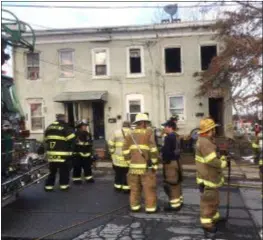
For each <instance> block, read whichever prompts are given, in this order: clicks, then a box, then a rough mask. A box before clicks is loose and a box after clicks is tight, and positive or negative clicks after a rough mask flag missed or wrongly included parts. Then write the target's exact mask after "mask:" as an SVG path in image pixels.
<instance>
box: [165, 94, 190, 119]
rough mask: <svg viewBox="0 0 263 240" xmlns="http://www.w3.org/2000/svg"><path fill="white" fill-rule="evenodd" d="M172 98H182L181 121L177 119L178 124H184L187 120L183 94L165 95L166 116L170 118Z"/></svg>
mask: <svg viewBox="0 0 263 240" xmlns="http://www.w3.org/2000/svg"><path fill="white" fill-rule="evenodd" d="M173 97H182V98H183V106H184V111H183V118H184V119H183V120H182V119H179V120H178V123H184V122H185V121H186V120H187V118H186V97H185V95H184V94H169V95H167V116H171V113H170V99H171V98H173Z"/></svg>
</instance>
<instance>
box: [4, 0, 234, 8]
mask: <svg viewBox="0 0 263 240" xmlns="http://www.w3.org/2000/svg"><path fill="white" fill-rule="evenodd" d="M202 2H206V1H202ZM221 2H222V1H221ZM215 3H218V1H214V2H212V3H211V4H203V5H201V4H198V5H189V6H187V5H179V8H196V7H211V6H213V4H215ZM233 6H239V4H237V3H235V4H223V5H219V7H233ZM2 7H14V8H58V9H59V8H60V9H63V8H64V9H158V8H163V7H164V6H146V5H144V6H139V5H137V6H135V5H134V6H133V5H127V6H87V5H82V6H80V5H79V6H75V5H74V6H69V5H60V6H59V5H44V4H42V5H33V4H3V5H2Z"/></svg>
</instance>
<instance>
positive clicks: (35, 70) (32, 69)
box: [26, 53, 39, 80]
mask: <svg viewBox="0 0 263 240" xmlns="http://www.w3.org/2000/svg"><path fill="white" fill-rule="evenodd" d="M26 58H27V79H30V80H37V79H39V53H27V55H26Z"/></svg>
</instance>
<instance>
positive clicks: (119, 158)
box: [108, 121, 131, 193]
mask: <svg viewBox="0 0 263 240" xmlns="http://www.w3.org/2000/svg"><path fill="white" fill-rule="evenodd" d="M130 128H131V124H130V122H128V121H125V122H123V125H122V128H121V129H119V130H116V131H115V132H114V134H113V136H112V138H111V139H110V140H109V141H108V144H109V151H110V153H111V158H112V161H113V169H114V171H115V181H114V188H115V190H117V191H122V192H126V193H128V192H129V190H130V187H129V185H128V183H127V174H128V171H129V166H128V163H127V162H126V161H125V160H124V156H123V154H122V147H123V142H124V138H125V136H127V135H128V134H129V132H130Z"/></svg>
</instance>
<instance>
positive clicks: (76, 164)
mask: <svg viewBox="0 0 263 240" xmlns="http://www.w3.org/2000/svg"><path fill="white" fill-rule="evenodd" d="M82 169H83V170H84V177H85V180H86V181H89V180H91V179H93V176H92V160H91V157H82V156H80V155H76V156H75V158H74V160H73V178H72V180H73V182H78V181H82V177H81V172H82Z"/></svg>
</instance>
